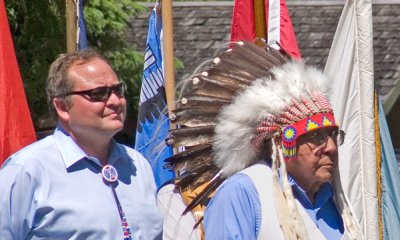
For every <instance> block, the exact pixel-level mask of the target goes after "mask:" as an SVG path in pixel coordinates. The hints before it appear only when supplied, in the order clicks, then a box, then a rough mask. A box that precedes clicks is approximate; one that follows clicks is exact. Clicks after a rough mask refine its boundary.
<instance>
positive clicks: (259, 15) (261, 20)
mask: <svg viewBox="0 0 400 240" xmlns="http://www.w3.org/2000/svg"><path fill="white" fill-rule="evenodd" d="M264 4H265V3H264V0H254V25H255V33H256V38H257V39H256V42H255V43H256V44H257V45H258V46H264V43H263V42H260V41H259V40H260V38H263V39H265V40H267V39H266V38H267V30H266V28H267V26H266V23H265V6H264Z"/></svg>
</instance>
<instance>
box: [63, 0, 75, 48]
mask: <svg viewBox="0 0 400 240" xmlns="http://www.w3.org/2000/svg"><path fill="white" fill-rule="evenodd" d="M65 17H66V25H67V32H66V34H67V52H69V53H70V52H75V51H76V34H77V33H76V0H66V1H65Z"/></svg>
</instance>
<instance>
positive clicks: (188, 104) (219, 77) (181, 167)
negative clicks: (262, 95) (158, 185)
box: [165, 42, 291, 213]
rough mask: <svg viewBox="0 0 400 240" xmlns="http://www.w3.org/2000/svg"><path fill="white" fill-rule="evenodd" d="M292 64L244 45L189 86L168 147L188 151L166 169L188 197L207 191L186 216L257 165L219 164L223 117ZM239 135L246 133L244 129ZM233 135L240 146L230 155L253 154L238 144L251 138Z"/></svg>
mask: <svg viewBox="0 0 400 240" xmlns="http://www.w3.org/2000/svg"><path fill="white" fill-rule="evenodd" d="M290 61H291V60H290V57H289V55H287V54H286V53H285V52H282V51H280V50H276V49H274V48H272V47H269V46H266V47H265V48H260V47H258V46H256V45H255V44H252V43H248V42H238V43H236V44H235V47H234V48H233V49H229V50H228V51H226V52H224V53H222V54H220V55H218V57H216V58H214V59H213V62H212V65H211V66H209V67H208V68H206V69H205V70H203V71H201V72H199V73H197V74H195V75H194V76H193V77H192V78H191V79H189V80H188V81H187V82H186V83H185V84H184V87H183V88H184V92H183V93H182V96H181V97H180V99H179V100H178V102H177V104H176V106H175V110H174V111H173V112H172V114H171V116H170V120H171V122H172V123H174V124H177V125H179V128H177V129H174V130H171V131H170V134H169V137H168V138H167V139H166V143H167V144H168V145H170V146H173V147H175V148H176V147H184V151H182V152H180V153H177V154H175V155H173V156H172V157H170V158H168V159H166V160H165V161H166V167H168V168H170V169H172V170H174V171H175V172H177V173H178V177H176V178H175V179H173V182H174V184H175V185H176V186H177V187H179V188H180V189H181V191H182V192H185V191H195V190H197V191H198V188H199V187H200V186H201V191H200V192H196V196H195V197H194V199H190V202H189V203H188V207H187V209H186V210H185V213H186V212H188V211H191V210H193V208H195V207H196V206H197V205H206V204H207V201H208V200H209V195H210V194H211V193H212V192H213V191H214V190H215V189H216V188H217V187H218V186H219V185H220V184H221V183H222V182H223V180H224V179H225V178H226V177H227V176H229V175H231V174H233V173H234V172H235V171H240V170H241V169H243V168H245V167H246V166H248V165H250V164H251V162H252V160H253V159H252V160H251V161H247V160H246V159H241V160H240V161H238V162H236V163H221V162H222V161H221V160H217V159H222V157H223V154H221V152H219V151H220V150H222V151H224V150H225V148H226V147H223V146H221V145H218V142H221V141H219V140H218V139H219V138H220V137H221V136H216V129H219V130H218V131H220V129H221V127H222V126H224V125H225V122H224V120H221V117H220V116H223V115H221V111H222V112H225V113H226V112H227V110H226V109H228V108H229V106H230V105H231V104H232V103H234V102H235V101H236V100H235V99H236V98H237V97H238V96H240V94H241V93H243V92H244V91H246V89H247V88H248V87H249V86H251V85H252V84H253V83H254V82H255V80H257V79H264V78H268V79H270V78H271V79H273V77H272V75H271V74H272V73H271V69H272V68H274V67H277V66H281V65H284V64H286V63H288V62H290ZM223 109H225V110H223ZM249 116H255V114H250V115H249ZM231 120H233V119H231ZM255 122H256V120H255V119H254V124H252V125H248V126H246V129H247V132H252V130H254V127H255V126H256V124H255ZM253 125H254V126H253ZM233 127H234V126H233ZM236 130H237V131H241V132H242V131H246V130H245V129H244V128H242V127H240V128H238V129H236ZM233 135H234V136H235V140H233V139H232V140H233V141H236V143H237V146H236V149H230V151H235V152H237V153H239V152H240V151H241V150H242V149H243V148H246V149H247V146H249V144H250V142H247V143H245V145H244V147H241V145H243V142H244V141H245V139H239V138H237V136H242V135H246V133H243V134H239V133H238V132H236V133H233ZM222 141H223V140H222ZM216 144H217V145H216ZM228 145H229V144H228ZM228 145H227V146H228ZM218 149H220V150H218ZM235 159H236V158H235ZM245 162H247V163H245ZM229 165H235V167H234V168H232V170H229V173H228V172H226V171H227V167H226V166H229ZM221 170H222V171H221ZM206 183H208V184H206Z"/></svg>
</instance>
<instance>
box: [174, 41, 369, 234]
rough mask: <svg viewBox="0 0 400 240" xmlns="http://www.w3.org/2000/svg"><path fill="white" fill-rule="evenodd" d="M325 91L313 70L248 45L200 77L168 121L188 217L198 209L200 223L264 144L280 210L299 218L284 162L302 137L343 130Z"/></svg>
mask: <svg viewBox="0 0 400 240" xmlns="http://www.w3.org/2000/svg"><path fill="white" fill-rule="evenodd" d="M327 86H328V83H327V79H326V77H325V76H324V75H323V74H322V72H321V71H319V70H317V69H316V68H314V67H310V66H306V65H305V64H304V63H303V62H301V61H296V60H292V59H291V58H290V57H289V55H287V54H286V53H285V52H284V51H281V50H276V49H274V48H272V47H269V46H266V47H265V48H260V47H258V46H256V45H254V44H252V43H248V42H238V43H236V44H235V46H234V48H233V49H230V50H228V51H226V52H224V53H222V54H220V55H219V56H217V57H216V58H214V59H213V63H212V65H211V66H209V67H208V68H206V69H205V70H204V71H202V72H199V73H197V74H195V75H194V76H193V77H192V78H191V79H190V80H189V82H187V83H186V84H185V90H184V92H183V94H182V96H181V98H180V99H179V101H178V103H177V104H176V108H175V110H174V111H173V113H172V115H171V117H170V118H171V122H172V123H175V124H177V125H179V128H177V129H174V130H171V131H170V135H169V137H168V138H167V139H166V142H167V144H169V145H171V146H173V147H184V151H182V152H180V153H177V154H175V155H173V156H172V157H170V158H168V159H166V166H167V167H169V168H170V169H173V170H174V171H175V172H177V173H178V177H176V178H175V179H173V180H172V181H173V182H174V184H175V185H176V186H177V187H178V188H180V191H181V193H182V196H183V199H184V201H185V202H186V205H187V208H186V209H185V211H184V214H185V213H186V212H188V211H193V209H196V208H197V209H199V210H200V216H199V218H198V219H199V222H200V221H201V216H202V215H201V214H202V211H203V210H204V206H206V205H207V203H208V201H209V199H210V196H211V195H212V193H213V192H214V190H215V189H216V188H217V187H218V186H220V184H221V183H222V182H223V181H224V180H225V179H226V178H227V177H229V176H231V175H233V174H235V173H236V172H239V171H241V170H243V169H245V168H246V167H249V166H251V165H253V164H255V163H256V162H258V161H259V160H260V159H261V157H262V156H263V155H262V154H263V153H265V149H264V148H265V147H266V145H265V143H266V142H267V140H269V139H272V141H270V142H271V143H272V144H271V145H272V146H273V150H272V153H269V154H270V157H271V155H272V159H273V161H272V170H273V172H274V173H276V174H275V175H274V178H275V179H274V181H275V183H276V184H277V185H279V183H278V181H279V180H278V174H277V164H278V162H280V164H281V168H282V169H281V170H282V174H283V175H282V177H283V193H282V192H281V193H278V192H276V193H275V194H277V195H279V194H281V195H282V194H283V195H282V196H284V199H285V201H284V202H285V203H278V204H282V206H283V205H286V206H288V208H289V209H290V214H291V215H292V214H295V215H297V216H298V212H297V208H292V207H293V206H295V204H294V198H293V195H292V192H291V188H290V187H289V183H288V181H287V176H286V170H285V163H284V160H286V161H290V160H293V159H295V157H296V140H297V138H298V137H300V136H301V135H303V134H305V133H307V132H308V131H312V130H315V129H317V128H323V127H330V128H332V127H334V128H338V126H337V124H336V123H335V120H334V117H333V110H332V107H331V106H330V104H329V102H328V100H327V99H326V97H325V96H326V95H327V92H328V91H329V89H328V88H327ZM278 159H279V160H278ZM285 176H286V177H285ZM336 179H339V177H337V178H336ZM336 185H337V184H336ZM337 191H338V194H337V195H338V196H339V197H340V196H342V195H343V191H342V190H341V186H340V181H339V185H337ZM186 193H188V194H186ZM185 195H186V196H189V197H185ZM338 205H339V207H340V208H341V209H344V210H343V211H342V214H343V218H344V222H345V224H346V226H347V228H351V229H353V230H352V232H353V233H355V235H356V236H361V234H360V231H359V228H357V227H356V225H357V222H356V220H355V219H354V217H353V216H352V215H351V214H350V211H349V208H348V205H347V203H346V201H345V200H344V198H343V197H342V198H340V199H339V200H338ZM290 206H292V207H290ZM195 215H197V214H196V213H195ZM296 219H299V218H296ZM349 219H350V220H349ZM289 225H290V227H288V228H287V229H289V230H288V231H286V230H285V231H284V232H286V233H288V232H292V233H295V234H299V235H300V236H305V235H304V234H303V233H304V231H303V230H304V229H302V227H301V226H303V224H302V223H301V220H299V221H298V222H296V221H293V224H289Z"/></svg>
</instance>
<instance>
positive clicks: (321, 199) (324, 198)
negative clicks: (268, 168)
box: [288, 176, 335, 208]
mask: <svg viewBox="0 0 400 240" xmlns="http://www.w3.org/2000/svg"><path fill="white" fill-rule="evenodd" d="M288 180H289V184H290V185H291V186H292V189H293V192H294V194H296V195H297V196H298V198H300V199H301V200H302V202H306V203H307V205H309V206H312V207H313V208H320V207H322V206H323V205H324V204H325V203H326V202H328V200H329V199H330V198H331V197H332V196H333V195H334V193H335V192H334V189H333V187H332V185H331V184H330V183H327V182H326V183H323V184H322V185H321V187H320V188H319V190H318V191H317V192H316V193H315V199H314V204H312V203H311V201H310V199H309V198H308V196H307V194H306V192H305V191H304V189H302V188H301V187H300V186H299V185H298V184H297V183H296V181H295V180H294V179H293V178H292V177H290V176H288Z"/></svg>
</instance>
